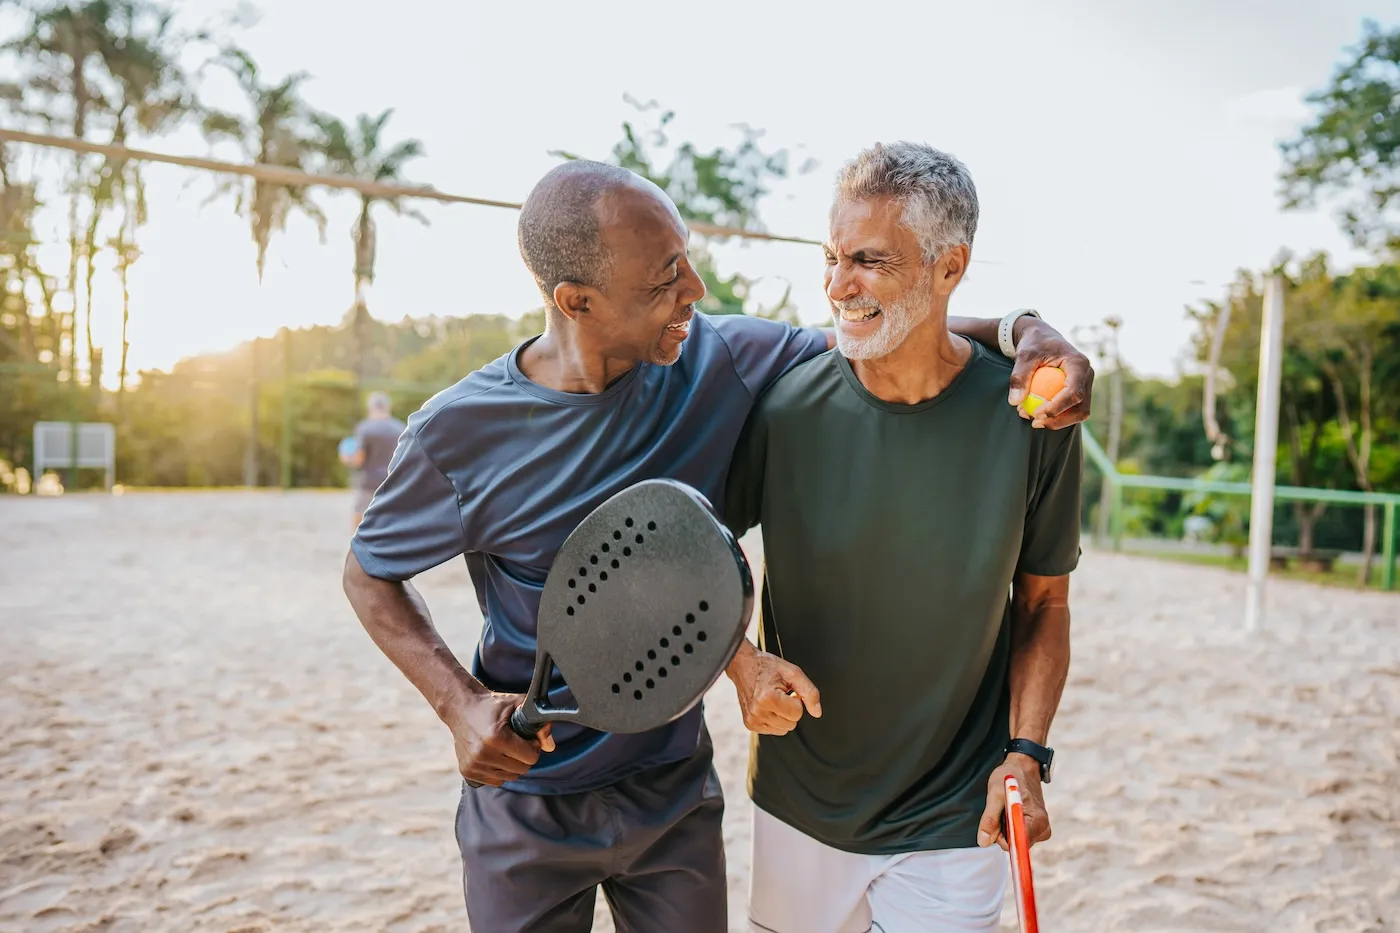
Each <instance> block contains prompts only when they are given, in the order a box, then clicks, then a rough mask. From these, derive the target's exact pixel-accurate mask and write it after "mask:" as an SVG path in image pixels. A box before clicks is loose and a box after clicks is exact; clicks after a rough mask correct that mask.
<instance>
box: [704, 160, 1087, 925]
mask: <svg viewBox="0 0 1400 933" xmlns="http://www.w3.org/2000/svg"><path fill="white" fill-rule="evenodd" d="M977 216H978V204H977V191H976V189H975V188H974V187H973V184H972V177H971V176H970V175H969V174H968V171H967V168H966V167H965V166H963V164H962V163H961V162H959V161H958V160H956V159H954V158H953V157H951V156H949V155H947V154H945V153H942V152H939V151H938V150H936V149H931V148H929V147H928V146H924V145H916V144H911V143H897V144H894V145H891V146H884V147H881V146H876V147H875V148H873V149H869V150H866V151H865V152H862V153H861V154H860V155H859V156H858V157H857V158H856V159H855V160H854V161H852V162H851V163H850V164H848V165H847V166H846V167H845V169H844V170H843V171H842V173H841V175H840V177H839V179H838V181H837V190H836V198H835V203H834V204H833V205H832V209H831V227H830V232H829V234H828V237H827V241H826V295H827V300H828V301H829V302H830V304H831V308H832V313H833V315H834V316H835V318H836V342H837V348H836V350H834V351H831V352H827V353H824V354H822V355H820V356H818V357H817V358H816V359H813V360H809V361H807V362H804V363H800V364H799V365H797V366H795V367H793V368H792V369H791V370H790V371H789V372H788V373H787V374H785V375H783V376H781V377H780V378H778V379H777V380H776V381H775V382H774V384H773V385H772V387H771V388H769V390H768V392H767V393H766V394H765V395H764V397H763V398H761V399H760V400H759V401H758V403H757V405H756V406H755V408H754V411H753V414H752V416H751V417H750V421H749V424H748V425H747V426H746V428H745V433H744V435H743V437H742V438H741V439H740V441H739V443H738V446H737V449H736V452H735V455H734V466H733V469H732V471H731V472H730V475H729V481H728V492H727V497H728V507H727V509H726V511H727V513H728V514H727V520H728V521H729V523H730V526H731V527H732V528H733V530H734V532H735V533H736V534H742V533H743V532H745V531H747V530H748V529H749V528H751V527H752V526H754V525H760V524H761V525H762V527H763V539H764V573H763V582H764V586H763V606H762V627H761V629H760V631H761V643H762V644H763V646H764V648H765V649H766V651H770V652H772V653H773V654H774V655H778V656H781V657H782V658H783V659H784V660H785V661H786V662H788V663H789V664H791V665H796V666H797V668H800V669H801V673H800V674H797V675H795V676H793V675H792V674H791V672H789V676H787V677H778V676H774V675H775V672H774V670H773V668H774V665H773V663H772V656H771V655H768V654H766V653H765V651H760V650H759V649H757V648H755V647H754V646H753V645H752V644H750V643H749V642H747V641H745V642H743V644H742V645H741V647H740V650H739V654H738V655H737V656H736V658H735V660H734V662H733V663H732V664H731V666H730V670H729V674H730V677H731V678H732V679H733V680H734V683H735V685H736V687H737V688H738V692H739V703H740V706H741V707H742V709H743V713H744V722H745V724H746V725H747V726H748V727H749V728H750V729H752V730H753V731H754V732H757V733H759V737H758V739H757V741H756V742H754V743H753V745H752V753H751V755H752V757H751V758H750V763H749V791H750V794H751V795H752V797H753V802H754V829H753V869H752V874H751V885H752V887H751V894H750V899H749V919H750V922H751V924H752V927H751V929H752V930H754V931H768V933H866V931H870V930H880V931H884V933H924V931H930V930H938V931H943V933H961V931H967V933H971V931H979V933H989V931H992V930H995V929H997V927H998V925H999V918H1000V917H1001V912H1002V900H1003V897H1004V893H1005V887H1006V877H1007V857H1006V855H1005V854H1003V853H1002V852H1001V851H1000V850H999V849H997V848H996V846H993V845H992V843H994V842H995V843H998V844H1002V840H1001V828H1000V820H1001V814H1002V809H1003V802H1004V799H1005V791H1004V784H1003V782H1004V778H1005V776H1006V775H1008V774H1011V775H1014V776H1015V777H1016V779H1017V780H1018V781H1019V782H1020V785H1021V788H1022V792H1023V794H1024V795H1025V803H1026V824H1027V831H1028V833H1029V836H1030V838H1031V841H1032V842H1038V841H1042V840H1044V839H1046V838H1048V837H1049V835H1050V823H1049V820H1048V818H1047V816H1046V813H1045V805H1044V802H1043V800H1042V796H1041V782H1042V781H1048V780H1049V779H1050V773H1051V771H1050V766H1051V764H1052V761H1053V753H1052V751H1051V749H1050V748H1049V747H1048V746H1047V744H1046V743H1047V741H1048V739H1047V736H1048V734H1049V731H1050V721H1051V719H1052V718H1053V717H1054V715H1055V709H1056V707H1057V706H1058V705H1059V702H1060V691H1061V689H1062V688H1063V687H1064V683H1065V677H1066V674H1067V672H1068V670H1069V649H1070V643H1069V574H1070V571H1072V570H1073V569H1074V568H1075V565H1076V564H1077V562H1078V560H1079V502H1080V481H1081V476H1082V472H1083V466H1082V459H1083V458H1082V453H1081V447H1080V431H1079V429H1078V427H1070V428H1068V429H1066V430H1063V431H1037V430H1035V429H1034V428H1033V426H1032V424H1031V423H1030V422H1029V421H1026V420H1024V419H1023V418H1022V417H1018V414H1017V412H1016V410H1015V409H1012V408H1010V407H1008V405H1007V404H1006V399H1007V392H1008V390H1009V388H1010V385H1011V361H1010V360H1008V359H1005V358H1004V357H1002V356H1001V355H999V354H994V353H992V352H989V351H988V350H987V349H986V348H985V347H983V346H981V345H979V344H977V343H976V342H974V341H972V340H968V339H967V338H966V337H963V336H961V335H959V334H957V333H955V332H954V331H952V330H950V329H949V327H948V320H949V319H948V302H949V298H950V297H951V296H952V293H953V290H954V289H955V288H956V287H957V285H958V283H959V282H960V281H961V280H962V277H963V274H964V273H965V272H966V271H967V263H968V258H969V256H970V254H971V250H972V239H973V234H974V233H975V232H976V229H977ZM802 675H805V676H802ZM808 678H810V680H808ZM812 685H815V690H819V691H821V693H820V700H819V701H818V702H816V703H813V702H812V701H811V700H810V699H809V698H808V696H807V695H806V694H807V692H809V691H811V692H814V691H812ZM804 688H805V690H804ZM789 689H792V690H793V691H795V694H796V695H793V696H790V695H789ZM804 704H805V706H806V708H807V711H808V713H810V714H811V715H808V716H803V715H802V712H803V708H804Z"/></svg>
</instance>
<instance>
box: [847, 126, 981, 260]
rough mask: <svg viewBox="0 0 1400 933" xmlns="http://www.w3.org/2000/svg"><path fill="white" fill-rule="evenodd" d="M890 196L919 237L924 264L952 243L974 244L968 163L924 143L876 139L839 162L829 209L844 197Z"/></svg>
mask: <svg viewBox="0 0 1400 933" xmlns="http://www.w3.org/2000/svg"><path fill="white" fill-rule="evenodd" d="M881 196H884V197H889V198H891V199H893V200H894V201H895V203H897V204H899V205H900V207H901V208H902V211H903V214H902V220H903V222H904V226H906V227H908V228H909V230H910V231H911V232H913V234H914V235H915V236H916V237H917V238H918V240H919V249H920V251H921V252H922V253H923V260H924V262H925V263H931V262H933V261H934V260H936V259H937V258H938V257H939V256H941V255H943V253H944V251H946V250H948V249H950V248H952V247H954V246H966V247H967V248H968V249H969V250H971V249H972V238H973V236H974V235H976V233H977V215H978V207H977V188H976V186H974V185H973V184H972V175H971V173H969V172H968V170H967V166H966V165H963V164H962V163H961V162H959V161H958V160H957V159H955V158H954V157H953V156H951V155H949V154H948V153H946V152H942V151H940V150H938V149H934V148H933V147H932V146H927V145H924V144H923V143H910V142H897V143H890V144H889V145H883V144H881V143H876V144H875V145H874V146H872V147H871V148H869V149H866V150H865V151H863V152H861V153H860V154H859V155H857V156H856V157H855V158H854V159H852V160H851V161H849V162H847V163H846V164H845V165H844V166H842V168H841V171H840V173H839V174H838V175H837V176H836V197H835V199H834V201H833V203H832V212H833V214H834V213H835V211H836V208H837V207H838V206H840V205H841V203H842V202H845V201H859V200H867V199H870V198H876V197H881Z"/></svg>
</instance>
